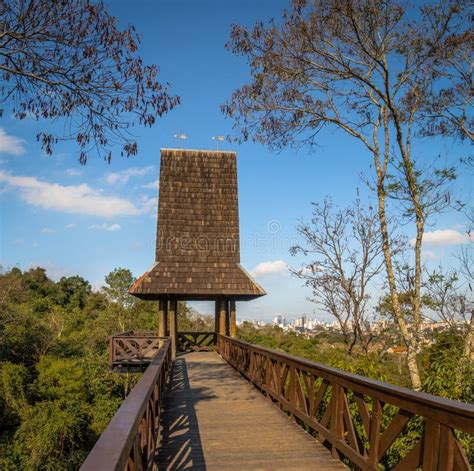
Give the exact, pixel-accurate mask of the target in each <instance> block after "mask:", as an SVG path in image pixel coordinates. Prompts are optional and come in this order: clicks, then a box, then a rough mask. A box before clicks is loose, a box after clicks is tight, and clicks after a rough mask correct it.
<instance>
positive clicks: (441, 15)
mask: <svg viewBox="0 0 474 471" xmlns="http://www.w3.org/2000/svg"><path fill="white" fill-rule="evenodd" d="M469 18H470V14H469V12H468V3H467V2H463V1H458V0H447V1H442V2H441V1H439V2H432V1H431V2H413V3H411V2H405V1H397V0H393V1H390V2H387V1H385V0H347V1H341V0H308V1H306V0H295V1H294V2H293V6H292V8H291V9H290V11H286V12H284V14H283V17H282V19H281V21H279V22H276V21H271V22H270V23H269V24H268V25H264V24H263V23H261V22H260V23H257V24H256V25H255V27H254V28H253V30H248V29H247V28H245V27H242V26H239V25H234V26H233V28H232V32H231V40H230V42H229V44H228V48H229V49H230V50H231V51H232V52H233V53H235V54H237V55H243V56H245V57H247V59H248V62H249V65H250V70H251V77H252V80H251V82H250V83H248V84H245V85H244V86H242V87H241V88H240V89H238V90H237V91H235V92H234V94H233V95H232V98H231V99H230V101H229V102H228V103H227V104H226V105H224V106H223V111H224V113H225V114H226V115H227V116H230V117H232V118H234V119H235V126H236V127H237V128H238V129H240V136H239V138H240V139H248V138H249V137H253V138H254V139H255V140H257V141H259V142H263V143H266V144H268V145H269V146H270V147H272V148H277V149H278V148H282V147H284V146H287V145H295V144H308V143H309V144H310V145H312V144H317V143H318V137H319V133H320V131H321V130H322V129H324V128H325V127H333V128H336V129H337V130H339V131H342V132H343V133H345V134H346V135H348V136H350V137H352V138H354V139H356V140H357V141H358V142H359V143H360V144H361V145H362V147H363V148H364V149H365V150H366V151H367V153H368V155H369V156H370V157H371V160H372V163H373V168H374V171H375V172H374V178H375V183H374V189H375V192H376V195H377V204H378V218H379V224H380V231H381V234H382V239H383V254H384V259H385V269H386V274H387V282H388V285H389V292H390V297H391V303H392V305H393V312H394V316H395V319H396V322H397V325H398V327H399V330H400V333H401V336H402V338H403V341H404V343H405V344H406V347H407V363H408V367H409V371H410V376H411V382H412V385H413V387H414V388H416V389H418V388H420V387H421V376H420V370H419V366H418V362H417V353H418V351H419V345H418V342H417V336H416V335H412V333H411V332H413V330H414V331H415V332H416V331H417V330H418V329H419V325H420V322H421V286H422V262H421V249H422V240H423V233H424V230H425V223H426V219H427V216H428V214H427V212H426V209H427V206H426V205H425V204H424V201H425V202H426V201H429V198H428V199H427V198H425V197H424V193H423V185H422V182H423V178H422V176H421V175H422V170H423V169H422V167H421V166H420V164H419V163H420V160H421V159H420V158H414V156H413V155H412V144H413V141H414V139H415V138H416V137H417V136H419V135H420V134H422V135H425V136H426V135H440V136H452V137H454V138H458V137H461V138H462V139H466V140H468V141H471V142H472V141H473V140H474V134H473V118H472V114H469V113H470V112H472V108H471V105H472V102H471V100H472V97H471V95H470V88H471V84H470V74H471V72H470V68H471V65H470V60H469V57H471V56H472V44H473V41H472V30H471V25H470V21H469ZM436 172H440V173H441V177H442V179H441V183H442V182H443V181H445V180H444V177H445V176H446V177H449V175H448V173H449V169H443V168H439V169H437V170H436ZM443 172H446V174H445V175H442V174H443ZM392 176H394V177H395V178H396V180H395V181H394V179H393V178H391V177H392ZM394 184H395V186H394ZM400 189H403V194H404V196H403V198H404V204H405V205H406V210H407V211H406V212H407V214H408V216H409V217H410V218H411V219H412V220H413V221H414V225H415V227H416V237H415V244H414V247H413V251H414V253H413V260H414V276H415V292H414V304H413V320H414V321H413V326H409V325H408V321H407V319H405V316H404V315H403V312H402V309H401V307H400V302H399V299H398V297H399V293H398V290H397V286H396V280H395V273H394V270H395V268H394V260H393V251H392V246H393V243H394V241H393V240H392V239H391V237H390V234H391V228H390V222H389V214H390V207H388V206H387V204H388V203H390V200H388V198H387V196H390V195H391V194H390V192H391V191H393V195H395V196H396V191H395V190H397V191H399V190H400ZM438 193H439V192H438ZM428 208H429V206H428ZM410 327H411V328H410ZM413 328H414V329H413Z"/></svg>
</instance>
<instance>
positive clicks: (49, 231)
mask: <svg viewBox="0 0 474 471" xmlns="http://www.w3.org/2000/svg"><path fill="white" fill-rule="evenodd" d="M55 232H56V231H55V230H54V229H51V228H50V227H43V229H41V233H42V234H54V233H55Z"/></svg>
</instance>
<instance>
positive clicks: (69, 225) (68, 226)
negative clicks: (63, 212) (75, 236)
mask: <svg viewBox="0 0 474 471" xmlns="http://www.w3.org/2000/svg"><path fill="white" fill-rule="evenodd" d="M76 226H77V224H74V223H71V224H66V225H65V226H64V228H65V229H74V228H75V227H76Z"/></svg>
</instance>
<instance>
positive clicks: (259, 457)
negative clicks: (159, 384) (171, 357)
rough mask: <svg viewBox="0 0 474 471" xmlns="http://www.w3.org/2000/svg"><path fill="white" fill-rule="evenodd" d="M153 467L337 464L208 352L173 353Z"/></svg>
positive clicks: (334, 466)
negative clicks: (179, 355)
mask: <svg viewBox="0 0 474 471" xmlns="http://www.w3.org/2000/svg"><path fill="white" fill-rule="evenodd" d="M161 433H162V444H161V446H160V448H159V451H158V455H157V459H156V463H157V467H158V469H159V470H186V469H192V470H196V471H201V470H202V471H204V470H209V471H213V470H219V471H222V470H300V471H301V470H328V471H330V470H342V469H346V468H345V466H344V465H343V464H342V463H341V462H340V461H339V460H337V459H334V458H332V457H331V454H330V452H329V451H328V450H327V449H326V448H324V447H323V446H322V445H321V444H320V443H319V442H317V441H316V439H315V438H314V437H312V436H311V435H309V434H308V433H306V432H305V431H304V430H303V429H302V428H301V427H299V426H298V425H297V424H295V423H294V422H293V421H291V420H290V419H289V418H288V417H286V416H285V415H284V414H283V413H282V412H280V411H279V410H278V409H277V408H276V407H275V406H273V405H272V404H271V403H270V401H268V399H266V398H265V397H264V396H263V395H262V394H261V393H260V392H259V391H258V390H256V389H255V388H254V387H253V386H252V385H251V384H250V383H248V382H247V381H245V380H244V379H243V378H242V377H241V376H240V375H239V374H238V373H237V372H236V371H235V370H234V369H233V368H232V367H230V366H229V365H228V364H227V363H226V362H225V361H224V360H222V358H220V357H219V356H218V355H217V354H216V353H214V352H196V353H189V354H186V355H183V356H181V357H178V358H177V359H176V360H175V362H174V366H173V375H172V379H171V386H170V390H169V392H168V393H167V394H166V395H165V399H164V412H163V416H162V422H161Z"/></svg>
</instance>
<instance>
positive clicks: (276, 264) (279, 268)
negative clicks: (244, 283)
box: [250, 260, 288, 278]
mask: <svg viewBox="0 0 474 471" xmlns="http://www.w3.org/2000/svg"><path fill="white" fill-rule="evenodd" d="M287 273H288V265H287V263H286V262H284V261H283V260H275V261H273V262H262V263H259V264H258V265H256V266H255V267H254V268H253V269H252V270H251V271H250V274H251V275H252V276H255V277H256V278H258V277H261V276H266V275H284V274H287Z"/></svg>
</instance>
